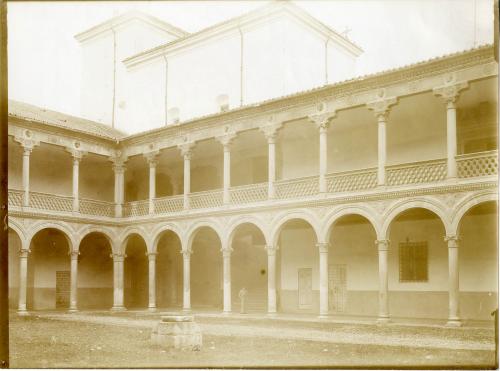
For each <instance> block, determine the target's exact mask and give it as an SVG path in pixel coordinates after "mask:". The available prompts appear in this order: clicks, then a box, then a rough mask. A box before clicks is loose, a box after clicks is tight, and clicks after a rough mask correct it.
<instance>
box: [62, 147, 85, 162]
mask: <svg viewBox="0 0 500 371" xmlns="http://www.w3.org/2000/svg"><path fill="white" fill-rule="evenodd" d="M66 152H69V153H70V154H71V156H72V157H73V159H74V160H77V161H80V160H81V159H82V158H83V156H85V155H86V154H87V152H86V151H81V150H78V149H77V148H66Z"/></svg>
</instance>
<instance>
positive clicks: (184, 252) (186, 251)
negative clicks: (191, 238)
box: [181, 249, 193, 259]
mask: <svg viewBox="0 0 500 371" xmlns="http://www.w3.org/2000/svg"><path fill="white" fill-rule="evenodd" d="M192 253H193V250H192V249H182V250H181V254H182V255H184V259H189V257H190V256H191V254H192Z"/></svg>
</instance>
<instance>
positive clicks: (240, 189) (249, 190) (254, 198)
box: [229, 182, 269, 205]
mask: <svg viewBox="0 0 500 371" xmlns="http://www.w3.org/2000/svg"><path fill="white" fill-rule="evenodd" d="M268 188H269V183H267V182H266V183H257V184H248V185H243V186H237V187H231V189H230V190H229V193H230V195H231V203H232V204H236V205H238V204H248V203H251V202H259V201H265V200H267V191H268Z"/></svg>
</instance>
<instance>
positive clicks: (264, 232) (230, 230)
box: [225, 216, 269, 246]
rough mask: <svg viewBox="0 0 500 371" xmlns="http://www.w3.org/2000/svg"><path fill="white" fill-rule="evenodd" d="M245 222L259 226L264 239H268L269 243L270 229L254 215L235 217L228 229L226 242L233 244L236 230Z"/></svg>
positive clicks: (229, 244)
mask: <svg viewBox="0 0 500 371" xmlns="http://www.w3.org/2000/svg"><path fill="white" fill-rule="evenodd" d="M243 224H251V225H253V226H255V228H257V229H258V230H259V231H260V232H261V233H262V235H263V236H264V240H265V241H266V244H268V243H269V236H268V230H267V228H266V227H265V226H264V225H263V224H262V222H261V221H260V220H259V219H258V218H257V217H254V216H243V217H241V218H236V219H234V220H233V221H232V222H231V223H230V224H229V226H228V227H227V229H226V236H225V239H226V242H227V244H228V246H231V244H232V242H233V238H234V235H235V233H236V230H237V229H238V227H240V226H241V225H243Z"/></svg>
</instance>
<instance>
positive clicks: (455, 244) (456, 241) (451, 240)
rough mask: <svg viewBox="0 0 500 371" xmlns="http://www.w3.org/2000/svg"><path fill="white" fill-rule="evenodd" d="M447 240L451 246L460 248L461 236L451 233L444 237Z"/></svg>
mask: <svg viewBox="0 0 500 371" xmlns="http://www.w3.org/2000/svg"><path fill="white" fill-rule="evenodd" d="M444 240H445V242H447V243H448V247H449V248H458V245H459V242H460V237H458V236H457V235H449V236H445V237H444Z"/></svg>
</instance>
